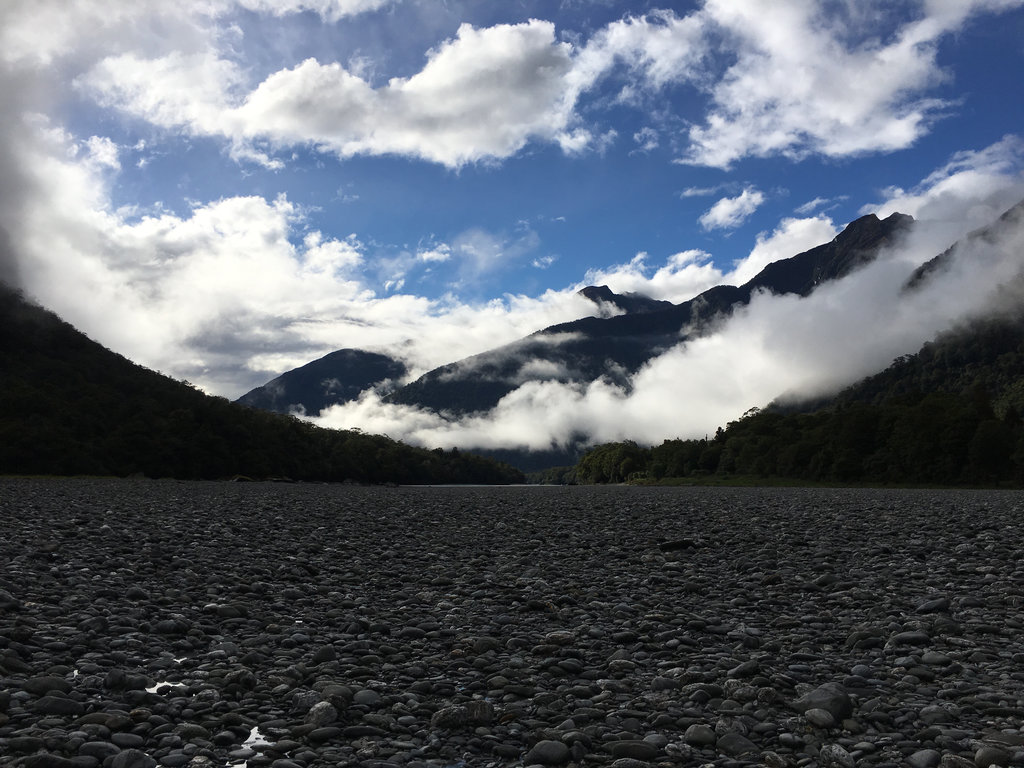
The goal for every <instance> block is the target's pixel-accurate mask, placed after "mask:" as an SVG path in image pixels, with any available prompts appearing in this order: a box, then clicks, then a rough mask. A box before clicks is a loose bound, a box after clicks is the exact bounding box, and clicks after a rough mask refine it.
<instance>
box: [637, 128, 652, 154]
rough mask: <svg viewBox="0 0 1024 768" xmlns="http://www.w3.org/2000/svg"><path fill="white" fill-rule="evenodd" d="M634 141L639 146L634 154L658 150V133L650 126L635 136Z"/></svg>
mask: <svg viewBox="0 0 1024 768" xmlns="http://www.w3.org/2000/svg"><path fill="white" fill-rule="evenodd" d="M633 141H634V142H636V144H637V148H636V149H635V150H633V151H634V152H650V151H651V150H653V149H657V148H658V132H657V131H656V130H654V129H653V128H651V127H650V126H645V127H644V128H641V129H640V130H639V131H637V132H636V133H634V134H633Z"/></svg>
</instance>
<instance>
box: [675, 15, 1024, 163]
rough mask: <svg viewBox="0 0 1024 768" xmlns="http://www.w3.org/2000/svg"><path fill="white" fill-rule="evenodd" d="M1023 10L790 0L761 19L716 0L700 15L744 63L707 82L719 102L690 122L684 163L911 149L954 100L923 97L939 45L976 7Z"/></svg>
mask: <svg viewBox="0 0 1024 768" xmlns="http://www.w3.org/2000/svg"><path fill="white" fill-rule="evenodd" d="M1019 5H1020V3H1019V2H986V1H985V0H977V1H975V2H970V1H968V2H959V3H948V2H927V3H924V5H923V8H922V9H921V11H922V15H921V16H919V17H917V18H914V19H912V20H911V21H903V20H902V19H901V18H899V16H898V14H899V13H900V12H901V11H900V10H897V9H896V8H895V7H893V6H891V4H885V3H880V2H878V3H865V4H860V5H856V4H850V3H844V4H813V3H803V2H783V3H776V4H774V5H773V6H772V13H771V14H765V13H764V9H763V7H762V6H761V5H760V4H759V3H757V2H755V1H754V0H743V1H742V2H732V1H730V2H724V1H722V0H711V1H709V2H708V3H706V5H705V7H704V8H703V9H702V10H701V11H700V12H699V13H701V14H702V15H704V16H706V18H707V21H708V23H709V24H711V25H714V26H715V27H717V28H718V29H720V30H721V31H722V33H723V34H724V35H725V36H726V39H727V41H728V42H726V46H727V47H728V48H730V49H731V50H732V51H733V52H734V53H735V55H736V61H735V62H734V63H733V64H731V65H730V66H729V67H728V69H727V70H726V71H725V72H724V73H723V74H722V76H721V77H720V78H719V79H717V80H716V81H715V82H714V84H713V85H712V86H711V87H710V95H711V99H712V108H711V109H710V111H709V112H708V114H707V116H706V118H705V120H704V123H703V124H701V125H695V126H693V127H692V128H691V130H690V132H689V139H690V148H689V149H688V151H687V152H686V155H685V159H686V160H687V161H688V162H692V163H696V164H700V165H710V166H716V167H722V168H727V167H729V166H730V165H731V164H732V163H733V162H735V161H736V160H738V159H740V158H742V157H745V156H756V157H766V156H771V155H779V154H781V155H786V156H790V157H797V158H799V157H802V156H804V155H806V154H808V153H811V152H816V153H821V154H824V155H828V156H833V157H845V156H850V155H856V154H862V153H866V152H879V151H891V150H896V149H903V148H905V147H908V146H910V145H911V144H913V143H914V142H915V141H917V140H918V139H919V138H920V137H921V136H923V135H924V134H925V133H926V132H927V131H928V129H929V127H930V125H931V124H932V122H934V120H936V119H938V118H939V117H940V116H941V115H942V113H943V111H944V110H947V109H949V108H950V107H951V106H952V105H950V104H948V103H945V102H943V101H941V100H939V99H936V98H933V97H929V96H927V95H926V94H927V92H928V91H929V89H931V88H932V87H934V86H935V85H937V84H939V83H940V82H942V81H943V80H944V79H945V76H946V75H945V73H944V72H943V71H942V70H941V68H940V66H939V64H938V62H937V52H938V46H939V43H940V41H941V40H942V39H943V38H944V37H945V36H947V35H948V34H950V33H953V32H955V31H957V30H959V29H960V28H961V27H962V26H963V24H964V23H965V22H966V21H967V20H968V19H969V17H970V16H971V15H972V14H974V13H980V12H991V11H998V10H1002V9H1006V8H1010V7H1015V6H1019ZM861 6H863V7H861ZM880 22H881V23H880ZM883 30H884V32H883ZM880 33H881V34H880Z"/></svg>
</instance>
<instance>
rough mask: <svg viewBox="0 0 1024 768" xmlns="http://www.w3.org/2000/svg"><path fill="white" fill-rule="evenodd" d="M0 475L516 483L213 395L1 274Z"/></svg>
mask: <svg viewBox="0 0 1024 768" xmlns="http://www.w3.org/2000/svg"><path fill="white" fill-rule="evenodd" d="M0 474H39V475H78V474H87V475H119V476H128V475H134V474H142V475H146V476H149V477H175V478H186V479H215V478H225V477H232V476H238V475H246V476H251V477H262V478H267V477H278V478H281V477H287V478H291V479H294V480H327V481H343V480H352V481H357V482H373V483H384V482H398V483H508V482H520V481H521V480H522V477H523V476H522V474H521V473H520V472H519V471H518V470H514V469H512V468H511V467H508V466H504V465H500V464H498V463H497V462H494V461H491V460H489V459H484V458H481V457H479V456H475V455H472V454H468V453H459V452H458V451H448V452H445V451H440V450H437V451H428V450H425V449H421V448H412V447H410V446H407V445H404V444H402V443H399V442H397V441H395V440H391V439H390V438H387V437H383V436H377V435H365V434H362V433H360V432H347V431H339V430H329V429H321V428H318V427H315V426H313V425H312V424H308V423H306V422H303V421H300V420H298V419H295V418H292V417H289V416H283V415H280V414H275V413H268V412H265V411H259V410H254V409H251V408H246V407H243V406H241V405H237V404H234V403H230V402H228V401H227V400H225V399H224V398H219V397H210V396H208V395H205V394H203V393H202V392H200V391H198V390H196V389H195V388H193V387H192V386H191V385H190V384H188V383H186V382H181V381H175V380H174V379H171V378H168V377H166V376H163V375H162V374H159V373H156V372H155V371H151V370H149V369H147V368H144V367H142V366H139V365H136V364H135V363H132V362H131V361H129V360H127V359H126V358H124V357H122V356H121V355H118V354H116V353H114V352H111V351H110V350H108V349H106V348H104V347H103V346H101V345H100V344H97V343H96V342H95V341H92V340H91V339H89V338H88V337H87V336H85V335H84V334H82V333H81V332H79V331H77V330H76V329H75V328H73V327H72V326H71V325H69V324H67V323H65V322H63V321H62V320H61V319H60V318H59V317H57V316H56V315H55V314H53V313H52V312H49V311H47V310H45V309H43V308H42V307H39V306H37V305H34V304H31V303H29V302H27V301H26V300H25V299H24V298H23V297H22V296H21V294H19V293H18V292H16V291H14V290H12V289H10V288H8V287H7V286H6V285H4V284H2V283H0Z"/></svg>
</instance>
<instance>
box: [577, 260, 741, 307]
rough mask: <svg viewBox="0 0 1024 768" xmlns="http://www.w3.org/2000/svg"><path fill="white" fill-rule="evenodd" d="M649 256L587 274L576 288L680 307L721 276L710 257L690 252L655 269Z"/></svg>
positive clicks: (714, 283)
mask: <svg viewBox="0 0 1024 768" xmlns="http://www.w3.org/2000/svg"><path fill="white" fill-rule="evenodd" d="M649 259H650V255H649V254H648V253H646V252H641V253H638V254H637V255H636V256H634V257H633V258H632V259H630V260H629V261H628V262H626V263H624V264H615V265H612V266H611V267H608V268H606V269H590V270H587V272H586V275H585V276H584V279H583V282H582V283H580V284H579V286H578V287H579V288H583V287H584V286H585V285H607V286H608V287H609V288H611V290H612V291H614V292H615V293H640V294H643V295H644V296H650V297H651V298H653V299H662V300H665V301H671V302H673V303H679V302H681V301H686V300H687V299H691V298H693V297H694V296H696V295H697V294H698V293H700V292H701V291H705V290H707V289H708V288H710V287H711V286H713V285H717V284H718V283H719V282H721V279H722V273H721V271H720V270H719V269H718V268H717V267H715V265H714V263H713V262H712V261H711V254H709V253H707V252H705V251H701V250H696V249H691V250H687V251H681V252H679V253H675V254H672V255H671V256H669V257H668V258H667V259H666V260H665V263H664V264H663V265H661V266H659V267H657V268H655V267H653V266H652V265H651V264H650V263H649Z"/></svg>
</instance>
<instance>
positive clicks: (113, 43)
mask: <svg viewBox="0 0 1024 768" xmlns="http://www.w3.org/2000/svg"><path fill="white" fill-rule="evenodd" d="M1022 1H1024V0H971V1H969V2H960V3H947V2H924V3H923V4H922V5H921V7H920V11H919V13H918V14H917V15H916V16H911V17H910V20H907V17H906V16H905V15H902V8H901V9H900V10H899V11H897V10H894V9H893V8H892V7H891V4H886V3H883V2H881V0H873V2H868V3H862V4H850V3H823V4H819V3H806V2H802V0H780V2H777V3H775V4H774V5H773V7H772V13H771V14H765V13H764V12H763V8H762V6H761V4H760V3H758V2H756V0H735V1H730V2H722V0H708V1H707V2H705V3H704V4H703V5H702V6H701V7H699V8H697V9H696V10H694V11H692V12H691V13H689V14H687V15H685V16H679V15H677V14H676V13H674V12H672V11H667V10H663V11H652V12H650V13H648V14H646V15H643V16H629V17H626V18H624V19H620V20H618V21H614V22H612V23H610V24H608V25H606V26H605V27H603V28H600V29H598V30H597V31H595V32H594V33H593V34H592V35H591V37H590V39H588V40H585V41H580V42H578V43H577V44H576V45H573V44H570V43H569V42H565V41H564V40H561V39H560V38H559V35H558V34H557V31H556V29H555V27H554V25H553V24H552V23H551V22H549V21H543V20H538V19H531V20H529V21H527V22H523V23H519V24H498V25H494V26H491V27H474V26H472V25H469V24H463V25H462V26H461V27H459V29H458V30H457V31H456V33H455V35H454V37H452V38H450V39H448V40H445V41H442V42H441V43H439V44H437V45H436V46H435V47H433V48H432V49H430V50H428V51H426V53H425V62H424V64H423V66H422V68H421V69H420V70H419V71H418V72H415V73H414V74H412V75H408V76H401V77H392V78H390V79H389V80H387V81H386V82H384V83H382V84H379V85H376V84H374V83H372V82H371V81H370V80H369V79H367V77H366V67H365V66H362V65H360V64H359V61H360V60H359V59H358V57H357V58H356V59H353V60H351V62H350V63H340V62H336V61H322V60H319V59H317V58H308V59H306V60H305V61H302V62H300V63H298V64H295V65H293V66H290V67H286V68H282V69H279V70H277V71H272V72H270V73H269V74H267V75H266V76H265V77H262V79H261V80H259V81H258V82H253V81H251V78H253V77H255V76H256V75H255V73H254V72H252V71H249V70H248V69H246V68H245V67H243V66H240V64H239V62H238V60H237V56H236V52H235V46H234V43H235V42H237V41H236V38H237V36H238V35H239V34H241V32H240V31H239V30H238V28H237V26H236V27H232V26H231V24H230V20H231V14H232V13H233V12H236V11H237V10H238V8H240V7H241V8H245V9H247V10H250V11H255V12H257V13H261V14H265V15H266V14H273V15H278V16H280V15H284V14H294V13H298V12H301V11H312V12H316V13H318V14H319V15H320V16H321V18H322V19H324V20H325V21H327V22H338V21H339V20H340V19H342V18H344V17H347V16H351V15H354V14H358V13H366V12H371V11H374V10H378V9H380V8H382V7H384V6H387V5H389V4H390V3H391V0H287V1H286V2H282V3H277V2H269V0H235V1H234V2H232V0H206V1H205V2H200V1H199V0H195V1H194V2H183V3H175V4H160V3H156V2H155V0H140V2H138V3H131V4H121V5H119V6H118V7H117V8H116V9H113V8H110V6H109V4H107V3H100V2H97V1H96V0H83V2H81V3H76V4H74V7H73V8H68V7H67V4H66V3H59V2H57V0H40V2H38V3H35V2H32V3H30V2H28V0H15V1H14V2H13V5H12V6H11V7H10V8H9V9H8V11H7V12H6V17H5V18H4V22H5V23H4V24H3V25H0V43H2V45H0V57H3V59H2V60H6V61H9V62H18V63H20V64H31V65H34V66H48V65H50V64H51V63H52V62H53V61H55V60H56V59H58V58H61V57H68V56H74V57H75V59H76V61H77V63H78V64H79V65H81V66H82V67H83V71H82V72H81V74H80V76H79V77H78V79H77V83H78V85H79V88H80V91H81V93H82V94H83V95H87V96H89V97H91V98H93V99H95V100H96V101H97V102H98V103H99V104H101V105H102V106H104V107H106V108H109V109H116V110H119V111H121V112H122V113H124V114H127V115H131V116H133V117H136V118H140V119H143V120H146V121H148V122H150V123H151V124H153V125H155V126H158V127H161V128H164V129H172V130H177V131H183V132H186V133H188V134H190V135H195V136H214V137H219V138H221V139H223V140H224V141H226V142H227V143H228V144H229V146H230V148H231V152H232V154H233V156H235V157H236V158H238V159H240V160H247V161H254V162H258V163H262V164H264V165H268V166H270V167H279V166H280V165H281V163H282V162H283V161H282V160H281V159H280V157H277V156H276V154H277V153H279V152H280V151H281V150H283V149H287V148H291V147H295V146H312V147H314V148H316V149H318V150H320V151H322V152H327V153H333V154H335V155H337V156H339V157H342V158H347V157H352V156H356V155H402V156H407V157H414V158H419V159H422V160H426V161H429V162H435V163H440V164H442V165H445V166H448V167H452V168H459V167H462V166H464V165H466V164H469V163H476V162H496V161H500V160H504V159H506V158H509V157H512V156H513V155H515V154H517V153H518V152H520V151H521V150H522V149H523V148H524V147H525V146H526V145H527V144H528V143H530V142H542V143H551V144H555V145H558V146H560V147H561V148H562V149H563V150H564V151H565V152H567V153H578V152H582V151H584V150H587V149H593V150H596V151H604V150H606V149H607V147H608V145H609V143H610V141H611V140H612V139H613V138H614V136H615V132H614V130H601V129H599V128H598V124H597V123H594V124H592V125H588V124H587V123H586V121H585V119H584V116H583V115H588V116H590V115H593V114H595V105H594V104H592V103H589V102H588V103H586V104H583V100H584V99H585V98H587V97H588V96H589V95H591V94H594V93H595V92H597V91H598V89H599V87H603V86H604V85H608V86H609V87H611V88H614V89H617V91H616V93H617V95H616V96H615V98H614V99H611V102H614V103H616V104H624V105H627V106H630V105H632V106H638V107H641V108H643V109H644V110H645V112H648V111H650V110H649V107H650V106H651V104H659V105H660V104H661V103H662V102H663V99H662V98H661V97H662V96H663V95H664V92H665V91H666V90H667V89H678V88H687V89H690V90H692V91H693V92H694V94H695V95H699V96H700V98H701V99H702V100H707V103H706V106H705V107H704V111H703V114H702V115H698V116H696V118H694V117H691V116H689V115H687V116H680V115H674V114H672V113H671V110H667V109H664V108H663V107H660V108H659V109H658V110H656V113H657V114H660V115H661V119H660V122H658V123H657V124H651V125H647V126H645V127H644V128H643V129H641V130H640V131H638V132H637V134H636V137H635V141H636V143H637V146H638V148H639V149H638V150H637V151H649V150H651V149H653V148H654V147H655V146H656V143H657V144H661V143H662V137H664V138H665V139H666V140H667V141H668V142H670V143H672V144H673V145H676V146H679V147H681V154H680V157H679V159H680V160H681V161H682V162H687V163H694V164H699V165H706V166H714V167H721V168H727V167H729V166H730V165H731V164H732V163H734V162H735V161H737V160H739V159H741V158H743V157H748V156H757V157H766V156H772V155H785V156H789V157H803V156H805V155H807V154H810V153H819V154H823V155H827V156H832V157H847V156H850V155H857V154H863V153H869V152H870V153H874V152H887V151H893V150H896V149H902V148H905V147H908V146H910V145H912V144H913V143H914V142H916V141H917V140H918V139H919V138H920V137H921V136H923V135H924V134H925V133H927V131H928V130H929V129H930V126H931V125H932V124H933V123H934V122H935V121H936V120H938V119H940V118H941V117H942V116H943V115H944V114H947V113H948V112H949V111H950V110H951V109H953V108H955V105H954V104H951V103H948V102H945V101H942V100H940V99H937V98H935V97H933V96H931V95H929V94H930V93H931V91H932V89H934V88H935V87H936V86H937V85H939V84H941V83H943V82H944V81H945V79H946V74H945V72H944V71H943V70H942V68H941V66H940V63H939V60H938V55H939V54H938V52H939V47H940V43H941V42H942V41H943V40H944V39H945V38H947V37H948V36H949V35H951V34H955V33H956V32H958V31H959V30H961V29H962V28H963V27H964V25H965V24H967V23H969V21H970V19H971V17H972V16H973V15H976V14H981V13H996V12H1000V11H1003V10H1007V9H1010V8H1014V7H1019V6H1020V5H1021V2H1022ZM83 28H86V29H90V30H93V31H94V34H93V39H92V40H89V41H84V42H83V41H82V40H81V35H80V30H81V29H83ZM232 30H234V31H232ZM72 42H74V45H71V43H72ZM604 102H605V105H606V106H607V104H608V103H609V100H608V99H604ZM581 105H583V106H584V107H586V109H581ZM657 114H654V113H652V114H651V116H652V117H656V116H657ZM680 125H688V126H689V128H688V129H684V130H683V131H682V132H681V131H680V128H679V126H680Z"/></svg>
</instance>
